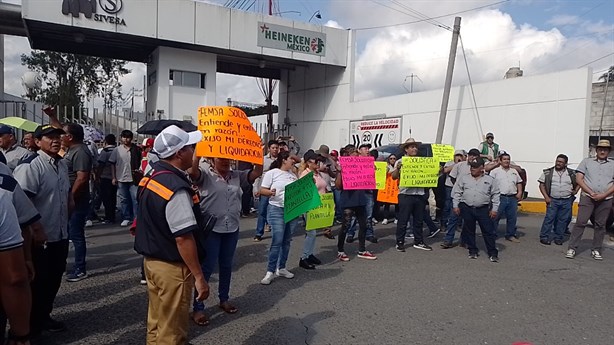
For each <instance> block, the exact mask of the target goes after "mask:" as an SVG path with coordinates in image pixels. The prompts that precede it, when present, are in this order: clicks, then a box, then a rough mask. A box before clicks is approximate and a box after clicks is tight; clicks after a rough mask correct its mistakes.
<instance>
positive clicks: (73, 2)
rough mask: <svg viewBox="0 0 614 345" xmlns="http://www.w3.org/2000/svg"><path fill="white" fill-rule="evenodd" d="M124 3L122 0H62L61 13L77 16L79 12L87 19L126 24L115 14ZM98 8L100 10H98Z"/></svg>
mask: <svg viewBox="0 0 614 345" xmlns="http://www.w3.org/2000/svg"><path fill="white" fill-rule="evenodd" d="M123 7H124V4H123V2H122V0H62V14H64V15H72V16H73V17H74V18H78V17H79V15H80V14H81V13H83V16H84V17H85V18H87V19H92V20H94V21H96V22H104V23H109V24H117V25H124V26H125V25H126V21H125V20H124V19H123V18H120V17H118V16H117V14H118V13H119V12H121V10H122V8H123ZM98 8H100V9H101V10H102V12H100V11H98Z"/></svg>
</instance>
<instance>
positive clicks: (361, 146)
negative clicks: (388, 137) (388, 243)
mask: <svg viewBox="0 0 614 345" xmlns="http://www.w3.org/2000/svg"><path fill="white" fill-rule="evenodd" d="M363 147H366V148H368V149H369V150H370V149H371V147H372V146H371V144H369V143H364V144H360V146H358V148H359V149H361V148H363Z"/></svg>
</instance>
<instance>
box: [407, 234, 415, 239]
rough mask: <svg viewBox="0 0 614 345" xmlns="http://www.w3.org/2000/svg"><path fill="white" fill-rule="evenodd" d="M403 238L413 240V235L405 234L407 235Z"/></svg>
mask: <svg viewBox="0 0 614 345" xmlns="http://www.w3.org/2000/svg"><path fill="white" fill-rule="evenodd" d="M405 238H407V239H413V238H414V234H413V233H412V234H407V235H405Z"/></svg>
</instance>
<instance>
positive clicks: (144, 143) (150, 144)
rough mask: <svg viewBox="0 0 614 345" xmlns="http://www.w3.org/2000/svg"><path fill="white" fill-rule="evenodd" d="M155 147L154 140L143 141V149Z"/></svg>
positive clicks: (146, 139)
mask: <svg viewBox="0 0 614 345" xmlns="http://www.w3.org/2000/svg"><path fill="white" fill-rule="evenodd" d="M153 145H154V140H153V139H152V138H145V139H143V144H142V145H141V146H143V147H153Z"/></svg>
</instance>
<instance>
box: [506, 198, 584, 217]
mask: <svg viewBox="0 0 614 345" xmlns="http://www.w3.org/2000/svg"><path fill="white" fill-rule="evenodd" d="M519 204H520V205H519V206H518V211H520V212H524V213H534V214H546V203H545V202H543V201H526V200H525V201H521V202H520V203H519ZM571 214H572V215H573V216H576V215H577V214H578V203H576V202H574V204H573V208H572V209H571Z"/></svg>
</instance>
